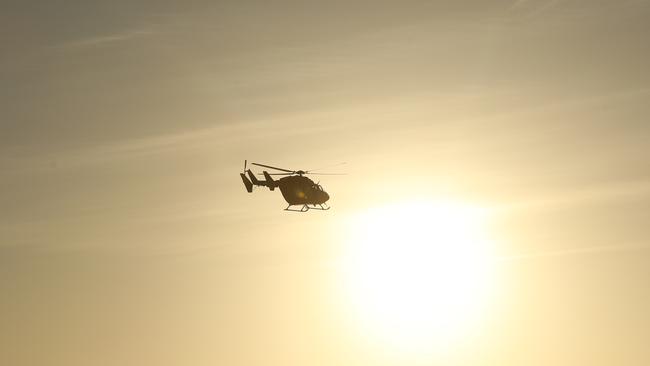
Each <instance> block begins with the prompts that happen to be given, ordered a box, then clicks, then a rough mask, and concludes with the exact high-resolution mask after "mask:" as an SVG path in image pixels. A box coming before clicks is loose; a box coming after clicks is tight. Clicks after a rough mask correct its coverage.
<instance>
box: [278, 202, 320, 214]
mask: <svg viewBox="0 0 650 366" xmlns="http://www.w3.org/2000/svg"><path fill="white" fill-rule="evenodd" d="M291 206H298V205H289V206H287V208H285V209H284V210H285V211H293V212H307V211H309V209H312V210H321V211H327V210H329V209H330V207H329V206H328V205H327V204H325V203H320V204H312V205H309V204H307V203H305V204H304V205H302V207H300V209H295V208H291Z"/></svg>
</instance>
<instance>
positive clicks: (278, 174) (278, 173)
mask: <svg viewBox="0 0 650 366" xmlns="http://www.w3.org/2000/svg"><path fill="white" fill-rule="evenodd" d="M292 174H293V172H292V173H269V175H292ZM257 175H264V173H257Z"/></svg>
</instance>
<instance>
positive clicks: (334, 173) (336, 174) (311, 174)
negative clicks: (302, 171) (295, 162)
mask: <svg viewBox="0 0 650 366" xmlns="http://www.w3.org/2000/svg"><path fill="white" fill-rule="evenodd" d="M307 174H309V175H348V173H309V172H307Z"/></svg>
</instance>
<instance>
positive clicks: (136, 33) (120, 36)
mask: <svg viewBox="0 0 650 366" xmlns="http://www.w3.org/2000/svg"><path fill="white" fill-rule="evenodd" d="M156 33H157V32H156V31H155V30H153V29H148V28H142V29H132V30H127V31H123V32H119V33H113V34H106V35H100V36H94V37H87V38H82V39H78V40H75V41H71V42H66V43H64V44H62V45H61V46H62V47H89V46H101V45H105V44H111V43H117V42H124V41H129V40H133V39H137V38H142V37H146V36H151V35H153V34H156Z"/></svg>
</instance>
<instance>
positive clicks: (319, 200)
mask: <svg viewBox="0 0 650 366" xmlns="http://www.w3.org/2000/svg"><path fill="white" fill-rule="evenodd" d="M275 183H276V186H277V187H279V188H280V192H282V197H284V200H285V201H287V203H288V204H290V205H303V204H314V205H320V204H323V203H325V202H327V200H329V198H330V196H329V195H328V194H327V192H325V191H324V190H323V188H322V187H321V186H320V185H319V184H316V183H314V181H313V180H311V179H309V178H307V177H303V176H299V175H294V176H289V177H283V178H281V179H278V180H277V181H275Z"/></svg>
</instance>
